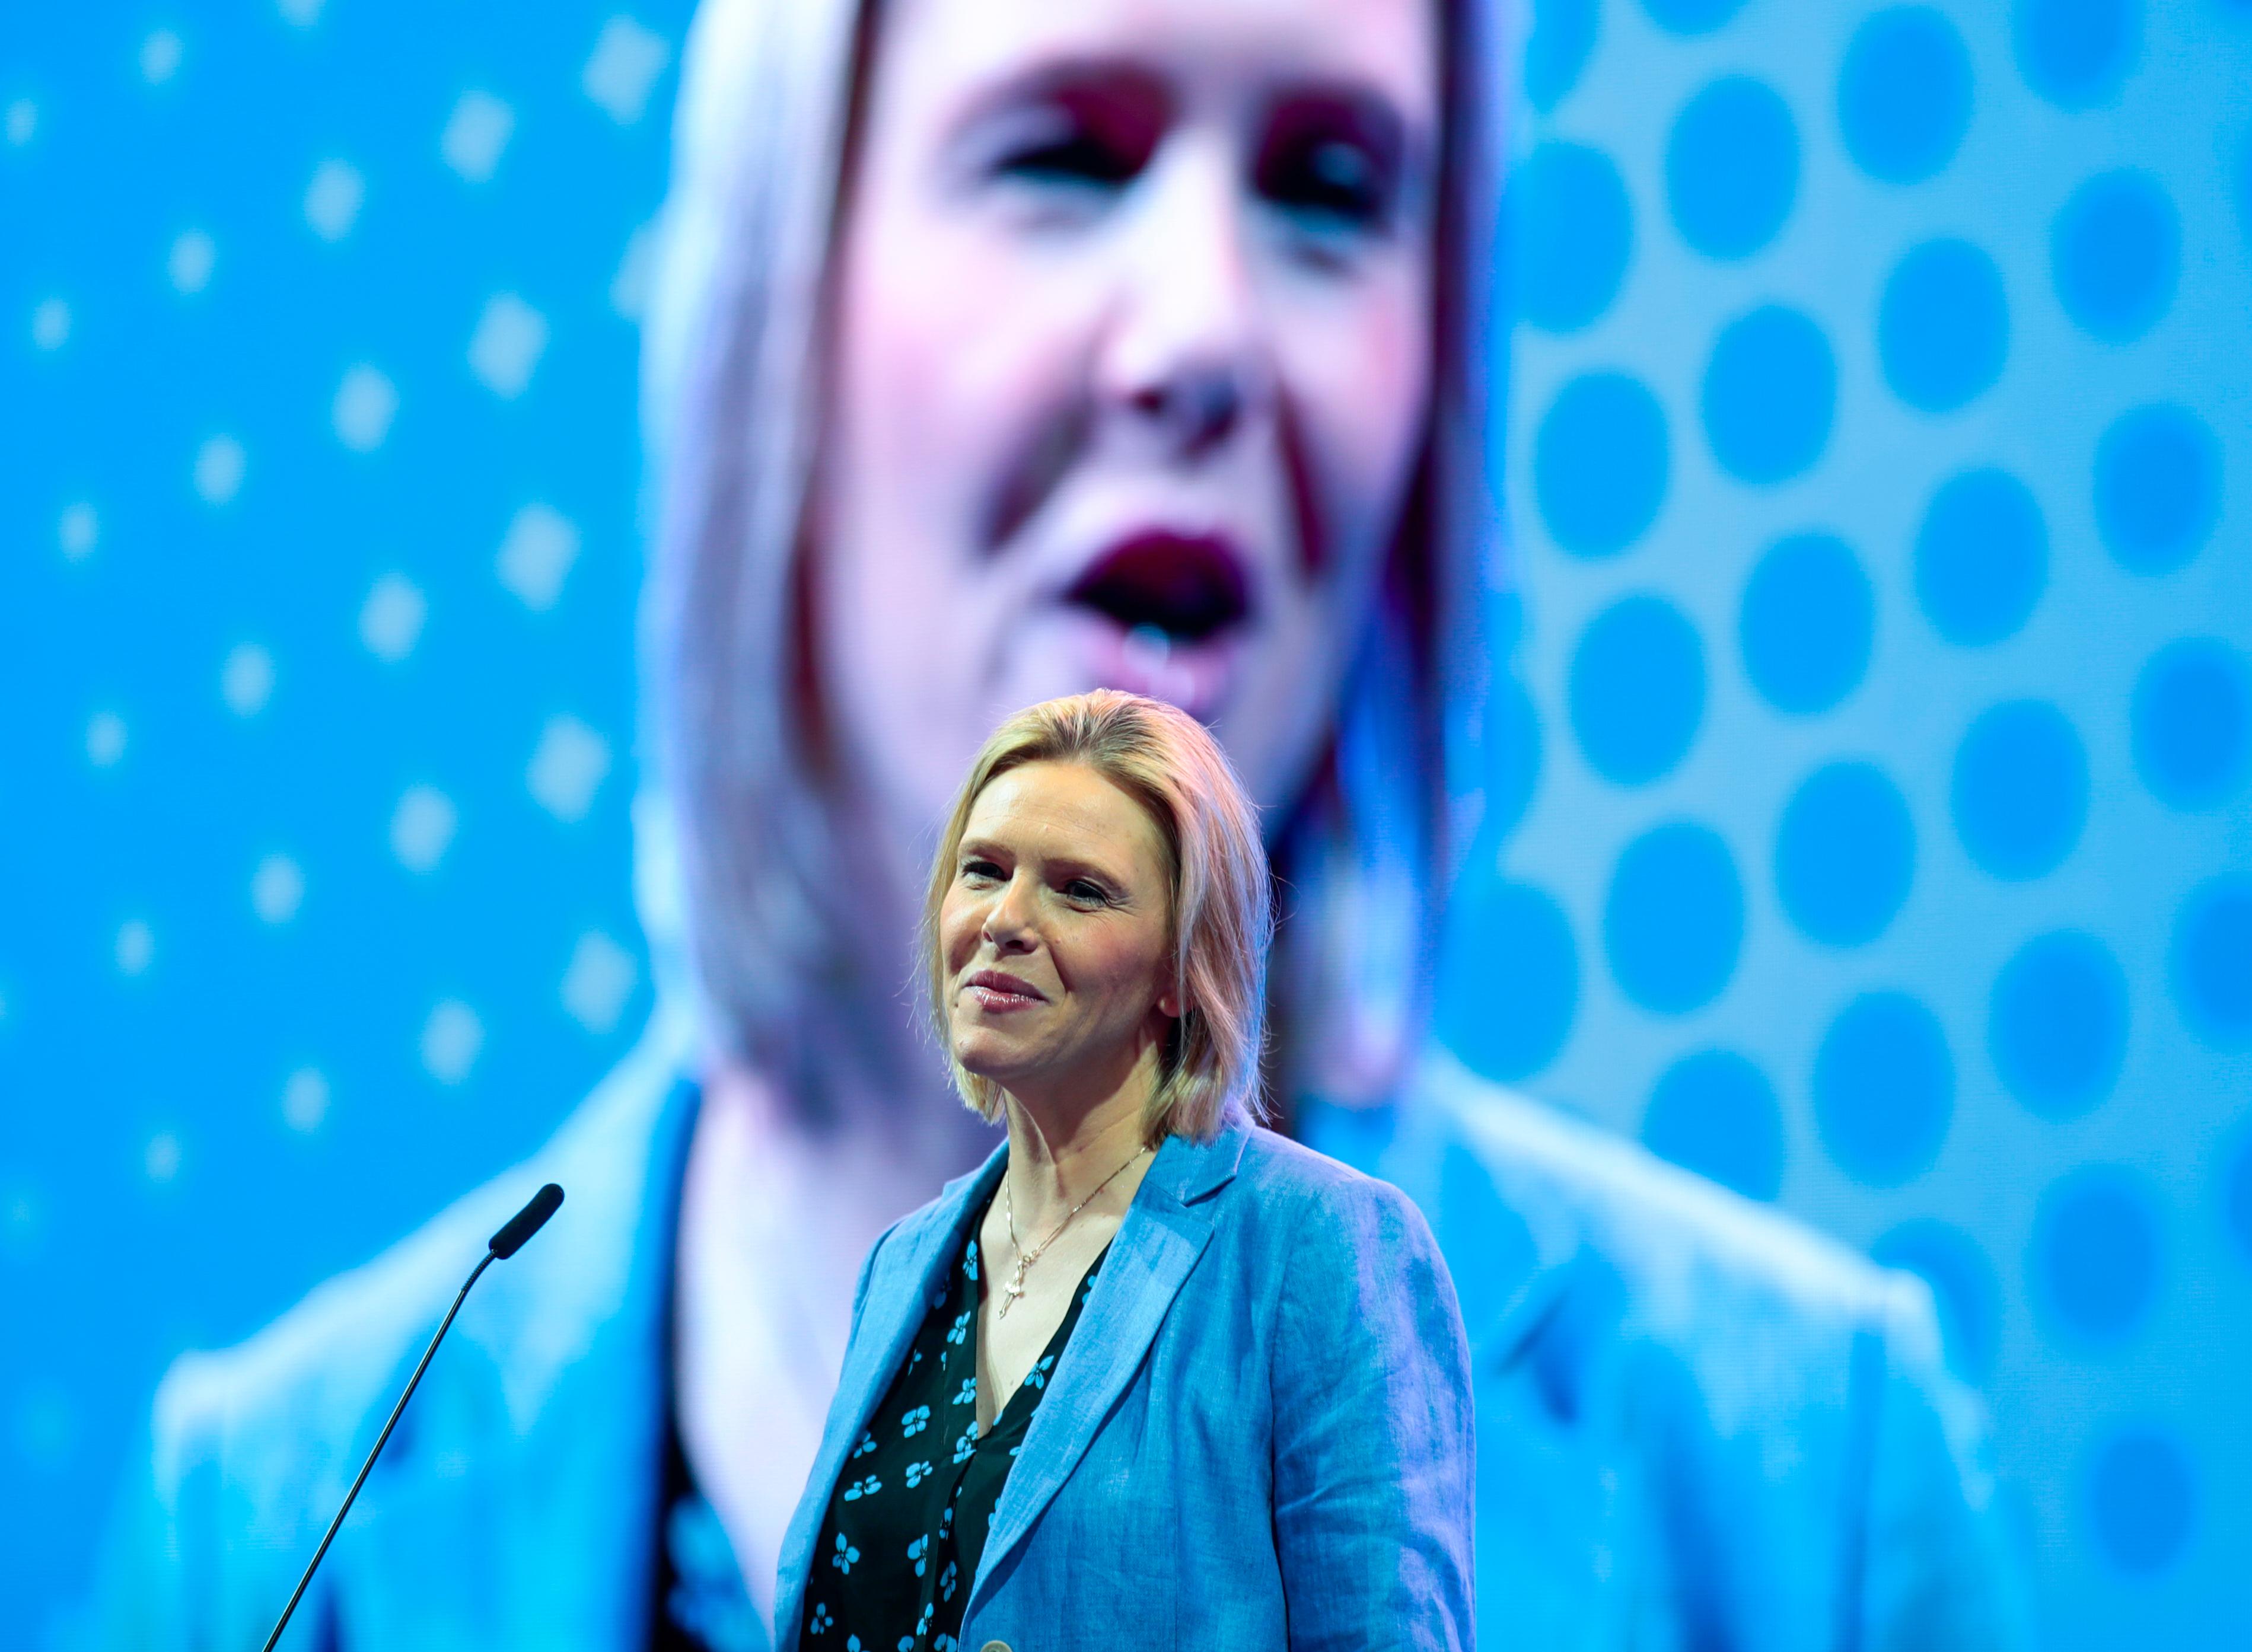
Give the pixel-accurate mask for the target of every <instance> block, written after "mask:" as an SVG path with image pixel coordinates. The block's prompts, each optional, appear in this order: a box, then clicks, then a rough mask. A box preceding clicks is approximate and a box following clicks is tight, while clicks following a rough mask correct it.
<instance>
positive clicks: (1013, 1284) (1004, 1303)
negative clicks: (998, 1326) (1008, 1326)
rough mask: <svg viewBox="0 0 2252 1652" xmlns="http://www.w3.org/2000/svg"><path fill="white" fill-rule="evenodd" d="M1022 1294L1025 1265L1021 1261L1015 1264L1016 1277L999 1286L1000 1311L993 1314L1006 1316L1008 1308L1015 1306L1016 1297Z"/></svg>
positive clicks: (1007, 1315) (998, 1316)
mask: <svg viewBox="0 0 2252 1652" xmlns="http://www.w3.org/2000/svg"><path fill="white" fill-rule="evenodd" d="M1024 1294H1025V1265H1024V1264H1023V1263H1022V1262H1018V1264H1017V1274H1016V1277H1015V1278H1013V1279H1011V1281H1009V1282H1008V1283H1007V1284H1006V1285H1004V1286H1003V1287H1002V1288H1001V1311H1000V1313H999V1314H997V1315H995V1317H997V1318H999V1319H1006V1318H1008V1317H1009V1310H1010V1309H1011V1308H1013V1307H1015V1306H1016V1302H1017V1298H1018V1297H1019V1296H1022V1295H1024Z"/></svg>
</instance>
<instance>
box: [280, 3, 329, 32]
mask: <svg viewBox="0 0 2252 1652" xmlns="http://www.w3.org/2000/svg"><path fill="white" fill-rule="evenodd" d="M276 3H277V5H278V6H279V8H280V10H281V12H282V16H283V17H286V18H287V19H288V21H290V22H291V23H294V24H296V25H297V26H298V27H299V28H301V29H309V28H311V27H312V26H313V25H314V24H316V23H318V22H319V21H320V20H321V0H276Z"/></svg>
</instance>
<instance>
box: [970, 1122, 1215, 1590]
mask: <svg viewBox="0 0 2252 1652" xmlns="http://www.w3.org/2000/svg"><path fill="white" fill-rule="evenodd" d="M1247 1141H1248V1135H1247V1134H1246V1133H1245V1132H1244V1131H1242V1130H1241V1129H1236V1130H1228V1131H1224V1132H1223V1133H1221V1135H1220V1136H1219V1137H1217V1138H1216V1139H1215V1140H1213V1141H1212V1142H1208V1143H1206V1144H1204V1145H1202V1146H1199V1145H1198V1144H1196V1143H1194V1142H1189V1141H1187V1140H1185V1139H1184V1138H1182V1137H1180V1136H1171V1137H1168V1138H1167V1139H1166V1141H1165V1143H1164V1146H1163V1147H1161V1148H1159V1149H1158V1150H1157V1161H1156V1163H1153V1164H1151V1165H1150V1170H1149V1172H1148V1174H1146V1175H1145V1176H1143V1178H1142V1185H1141V1186H1140V1187H1139V1188H1138V1189H1137V1190H1136V1191H1135V1195H1134V1202H1133V1204H1131V1205H1129V1207H1128V1209H1127V1211H1126V1219H1125V1220H1124V1221H1123V1222H1122V1223H1120V1224H1119V1227H1118V1236H1117V1238H1116V1239H1113V1240H1112V1241H1111V1242H1110V1253H1109V1256H1108V1257H1107V1258H1106V1259H1105V1260H1104V1261H1103V1264H1102V1274H1100V1275H1098V1276H1097V1277H1096V1279H1095V1288H1094V1290H1093V1291H1092V1292H1091V1293H1089V1295H1088V1299H1087V1306H1086V1308H1083V1309H1081V1313H1080V1318H1079V1324H1078V1326H1077V1327H1076V1328H1075V1329H1074V1330H1073V1331H1072V1334H1071V1341H1070V1342H1069V1343H1067V1344H1066V1345H1065V1347H1064V1352H1063V1358H1062V1359H1061V1360H1060V1361H1059V1362H1058V1363H1057V1365H1056V1371H1055V1375H1054V1377H1053V1378H1051V1379H1050V1381H1049V1383H1048V1388H1047V1392H1046V1396H1045V1397H1043V1398H1042V1399H1041V1401H1040V1406H1039V1410H1038V1411H1036V1412H1034V1413H1032V1424H1031V1426H1029V1427H1028V1428H1026V1429H1025V1440H1024V1443H1023V1445H1022V1447H1020V1448H1019V1453H1018V1458H1017V1461H1016V1465H1015V1467H1013V1468H1011V1469H1010V1471H1009V1479H1008V1483H1007V1484H1006V1485H1005V1486H1004V1487H1003V1489H1002V1491H1001V1502H1000V1505H999V1507H997V1509H995V1510H994V1511H993V1525H992V1530H991V1531H990V1535H989V1536H988V1537H987V1538H986V1540H985V1552H984V1558H982V1559H981V1560H980V1561H979V1563H978V1566H977V1578H976V1579H974V1580H973V1582H972V1583H971V1586H970V1599H969V1600H968V1601H967V1602H966V1603H965V1605H964V1608H963V1621H964V1622H967V1621H969V1620H970V1618H971V1617H972V1616H973V1615H975V1614H976V1613H977V1607H978V1605H979V1598H978V1597H979V1595H980V1593H981V1592H982V1591H983V1590H984V1588H985V1586H986V1581H987V1579H990V1577H991V1576H992V1575H993V1571H994V1568H995V1567H996V1566H997V1565H999V1564H1000V1563H1001V1562H1003V1561H1004V1560H1005V1559H1006V1558H1008V1556H1009V1553H1010V1551H1011V1550H1013V1549H1014V1548H1015V1547H1016V1546H1017V1545H1018V1544H1020V1543H1022V1542H1023V1541H1024V1540H1025V1535H1026V1534H1027V1533H1028V1532H1030V1531H1031V1530H1032V1523H1033V1522H1035V1521H1036V1520H1038V1519H1039V1517H1040V1513H1041V1511H1042V1510H1045V1509H1046V1507H1047V1506H1048V1504H1049V1503H1050V1502H1051V1501H1052V1500H1053V1498H1054V1496H1055V1495H1056V1493H1057V1491H1058V1490H1060V1489H1061V1488H1062V1486H1063V1483H1064V1482H1065V1481H1067V1480H1068V1479H1069V1478H1070V1477H1071V1472H1072V1470H1073V1469H1074V1468H1077V1467H1078V1466H1079V1460H1080V1459H1081V1457H1083V1456H1085V1455H1086V1454H1087V1447H1088V1444H1089V1443H1090V1442H1091V1441H1092V1440H1094V1438H1095V1430H1096V1429H1097V1428H1098V1427H1100V1426H1102V1419H1104V1418H1105V1417H1107V1416H1109V1413H1110V1408H1111V1406H1114V1405H1115V1404H1116V1403H1117V1400H1118V1397H1119V1395H1120V1394H1122V1393H1123V1392H1125V1389H1126V1385H1127V1384H1128V1383H1129V1381H1131V1380H1132V1379H1133V1376H1134V1372H1135V1371H1136V1369H1137V1368H1138V1367H1139V1366H1140V1365H1141V1364H1142V1359H1143V1355H1145V1354H1146V1353H1148V1351H1149V1349H1150V1343H1151V1342H1153V1341H1154V1340H1155V1339H1156V1337H1157V1328H1158V1327H1159V1326H1160V1325H1162V1324H1163V1323H1164V1319H1165V1314H1166V1312H1167V1310H1168V1309H1170V1308H1171V1307H1172V1305H1173V1298H1174V1297H1175V1296H1177V1295H1179V1294H1180V1288H1181V1286H1182V1285H1183V1284H1184V1283H1185V1281H1187V1279H1188V1276H1189V1274H1190V1271H1191V1270H1192V1269H1193V1268H1194V1267H1196V1263H1197V1259H1198V1258H1199V1256H1202V1255H1203V1254H1204V1248H1205V1246H1206V1242H1207V1241H1208V1240H1210V1239H1211V1238H1212V1226H1213V1211H1212V1208H1211V1206H1210V1205H1209V1204H1206V1203H1205V1202H1204V1201H1205V1200H1206V1197H1208V1196H1209V1195H1210V1194H1212V1193H1213V1192H1215V1191H1217V1190H1219V1189H1220V1187H1222V1186H1224V1185H1225V1184H1226V1183H1227V1182H1228V1181H1229V1180H1230V1179H1231V1178H1232V1177H1234V1174H1235V1167H1236V1164H1237V1163H1238V1162H1239V1161H1240V1160H1241V1157H1242V1156H1243V1149H1244V1145H1245V1143H1246V1142H1247Z"/></svg>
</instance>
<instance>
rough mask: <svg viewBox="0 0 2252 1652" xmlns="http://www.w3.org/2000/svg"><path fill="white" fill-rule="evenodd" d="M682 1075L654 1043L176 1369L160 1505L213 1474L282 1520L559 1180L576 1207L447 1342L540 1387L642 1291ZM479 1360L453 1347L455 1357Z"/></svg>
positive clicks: (159, 1451)
mask: <svg viewBox="0 0 2252 1652" xmlns="http://www.w3.org/2000/svg"><path fill="white" fill-rule="evenodd" d="M652 1042H654V1040H652ZM678 1071H679V1069H678V1064H677V1063H676V1062H674V1061H672V1060H671V1059H667V1058H666V1055H665V1053H664V1052H662V1051H659V1050H657V1049H653V1048H652V1047H650V1044H644V1045H643V1047H641V1048H639V1049H637V1050H636V1052H634V1053H633V1054H632V1055H631V1056H629V1058H628V1059H627V1060H626V1061H625V1062H623V1063H622V1065H620V1066H619V1067H618V1068H617V1069H615V1071H613V1072H612V1073H611V1074H610V1075H609V1076H608V1078H607V1079H605V1080H604V1081H603V1082H602V1084H601V1085H600V1086H597V1087H596V1089H595V1090H594V1092H593V1093H591V1094H590V1095H589V1096H588V1097H587V1100H585V1101H584V1102H583V1103H582V1104H581V1105H580V1107H578V1108H577V1109H576V1110H575V1111H574V1112H573V1114H572V1115H571V1117H570V1118H569V1119H568V1120H567V1121H566V1122H565V1124H564V1126H563V1127H562V1128H561V1129H560V1131H559V1132H558V1133H557V1135H555V1136H554V1137H553V1139H551V1140H550V1142H548V1143H547V1145H546V1147H544V1148H543V1149H540V1150H539V1152H538V1153H537V1154H535V1155H534V1156H532V1158H531V1159H530V1160H528V1161H526V1162H525V1163H523V1164H520V1165H518V1166H516V1167H515V1168H513V1169H511V1170H508V1171H505V1172H504V1173H503V1174H501V1175H500V1176H497V1177H494V1178H493V1179H492V1180H490V1182H488V1183H485V1184H484V1185H483V1186H482V1187H479V1188H477V1189H476V1190H473V1191H471V1192H469V1193H468V1194H467V1195H465V1196H463V1197H462V1198H460V1199H458V1200H457V1201H455V1203H454V1204H452V1205H450V1206H448V1208H447V1209H446V1210H444V1211H441V1212H440V1213H439V1214H438V1215H436V1216H434V1217H433V1218H431V1219H430V1220H429V1221H427V1223H425V1224H424V1225H422V1226H421V1228H419V1229H417V1230H416V1231H415V1232H413V1233H411V1234H409V1235H408V1236H407V1238H406V1239H402V1240H400V1241H399V1242H398V1243H397V1244H395V1245H393V1246H391V1247H390V1248H388V1249H387V1250H386V1251H384V1252H383V1253H380V1254H379V1255H378V1256H376V1257H375V1258H374V1259H373V1260H370V1261H368V1262H367V1263H365V1264H364V1265H362V1266H361V1267H356V1268H353V1269H351V1270H350V1271H349V1272H347V1273H344V1274H338V1275H337V1276H336V1277H335V1278H332V1279H330V1280H328V1281H324V1282H323V1284H321V1285H319V1286H318V1287H316V1288H315V1289H314V1290H313V1291H312V1292H310V1293H309V1295H307V1296H306V1297H305V1298H304V1299H303V1300H302V1301H300V1302H298V1303H297V1304H296V1305H295V1307H293V1308H290V1309H288V1311H287V1312H286V1313H284V1314H282V1315H281V1316H280V1317H279V1318H277V1319H276V1320H275V1321H274V1322H272V1323H271V1324H269V1325H268V1326H267V1327H266V1328H265V1329H262V1330H261V1331H259V1332H258V1333H257V1334H255V1335H254V1336H251V1337H250V1338H249V1339H248V1340H247V1341H246V1342H243V1343H240V1344H238V1345H236V1346H234V1347H232V1348H228V1349H224V1350H216V1351H211V1352H196V1353H190V1354H185V1355H183V1356H182V1357H180V1358H179V1359H177V1361H176V1362H174V1364H173V1365H172V1367H171V1369H170V1371H168V1372H167V1373H166V1375H165V1377H164V1378H163V1382H162V1383H161V1384H160V1385H159V1386H158V1389H157V1392H156V1401H155V1406H154V1410H153V1414H152V1417H151V1429H152V1433H153V1441H152V1444H153V1447H154V1461H153V1463H152V1464H151V1468H153V1470H154V1476H155V1481H156V1487H155V1489H156V1492H157V1495H158V1496H159V1498H160V1499H161V1500H167V1501H169V1500H170V1497H171V1496H173V1495H175V1494H176V1493H177V1489H179V1487H180V1486H181V1485H182V1484H183V1483H184V1482H186V1481H187V1480H189V1479H191V1477H193V1476H195V1475H198V1473H208V1472H217V1473H219V1475H221V1477H222V1478H223V1479H225V1480H226V1482H228V1483H229V1484H230V1485H231V1486H233V1488H234V1489H235V1491H236V1494H237V1496H242V1497H247V1502H248V1503H250V1504H251V1505H252V1507H251V1508H250V1509H249V1510H247V1511H246V1512H247V1513H249V1515H250V1516H251V1517H252V1518H254V1519H255V1518H260V1517H274V1518H277V1519H281V1520H284V1521H286V1520H287V1519H288V1514H287V1512H286V1510H285V1508H284V1507H283V1506H282V1505H286V1504H287V1503H290V1502H292V1501H293V1500H295V1499H297V1498H300V1497H302V1496H305V1495H307V1494H308V1493H309V1484H308V1482H317V1481H320V1480H321V1477H322V1476H323V1475H324V1474H325V1475H330V1477H333V1469H334V1466H335V1463H336V1461H339V1460H340V1459H341V1458H342V1456H343V1455H344V1454H346V1453H348V1452H350V1451H352V1450H356V1449H364V1447H365V1442H366V1440H368V1439H369V1438H371V1437H372V1436H371V1435H370V1433H369V1431H368V1429H367V1427H366V1426H365V1425H366V1422H367V1419H369V1417H370V1416H371V1415H372V1413H377V1412H379V1410H381V1409H382V1408H383V1407H385V1406H387V1405H388V1404H389V1402H390V1400H391V1399H392V1397H393V1394H394V1393H395V1392H396V1390H397V1388H398V1386H399V1385H400V1382H401V1381H402V1380H403V1379H404V1377H405V1374H406V1371H407V1369H408V1368H409V1367H410V1366H411V1363H412V1361H413V1359H414V1357H417V1356H418V1355H419V1354H420V1352H421V1347H422V1345H423V1344H424V1343H426V1342H427V1339H428V1337H429V1336H430V1333H431V1332H432V1331H433V1330H434V1329H436V1327H437V1324H438V1322H439V1319H440V1318H441V1315H443V1313H444V1311H445V1309H446V1307H447V1306H448V1303H450V1302H451V1301H452V1299H453V1295H454V1293H455V1291H457V1290H458V1289H459V1288H461V1284H462V1280H463V1279H464V1278H465V1277H466V1276H467V1274H468V1273H469V1269H470V1267H473V1266H474V1265H475V1264H476V1260H477V1259H478V1258H479V1257H480V1256H482V1255H483V1253H484V1248H485V1244H486V1241H487V1239H489V1238H490V1236H491V1234H492V1233H493V1232H494V1231H495V1230H496V1229H497V1228H498V1227H499V1226H500V1225H501V1224H502V1223H504V1222H505V1221H506V1220H507V1219H508V1218H509V1217H510V1216H511V1214H513V1213H514V1212H515V1211H516V1210H517V1209H518V1208H519V1207H520V1206H521V1205H522V1204H523V1202H524V1201H525V1199H526V1198H527V1197H530V1195H531V1194H532V1191H533V1190H535V1189H536V1188H538V1187H539V1185H540V1183H543V1182H546V1181H551V1180H552V1181H554V1182H557V1183H561V1184H562V1186H563V1187H564V1189H565V1190H566V1204H565V1206H564V1208H563V1210H562V1211H560V1212H559V1213H558V1215H557V1217H556V1218H555V1219H554V1221H553V1224H552V1225H550V1226H549V1227H548V1229H547V1230H546V1232H543V1233H542V1234H541V1236H540V1238H539V1242H538V1243H537V1244H535V1245H532V1246H527V1247H526V1248H525V1250H524V1251H523V1252H522V1253H519V1254H518V1256H517V1257H516V1258H513V1259H511V1260H510V1261H509V1262H508V1263H506V1264H504V1265H502V1266H500V1267H497V1268H495V1269H494V1270H493V1271H492V1272H491V1273H490V1274H488V1275H487V1277H486V1279H485V1281H483V1283H481V1284H480V1285H479V1287H478V1289H477V1294H476V1297H475V1298H474V1299H472V1301H470V1302H469V1305H468V1306H466V1307H465V1308H463V1310H462V1315H461V1318H460V1320H459V1322H457V1323H456V1324H455V1327H454V1329H453V1331H452V1333H451V1334H450V1336H448V1348H449V1349H452V1348H454V1346H455V1343H463V1344H469V1345H477V1344H482V1345H483V1350H484V1354H485V1359H484V1360H483V1361H482V1362H478V1363H480V1364H486V1365H488V1366H490V1365H498V1364H505V1365H506V1367H507V1368H508V1369H510V1370H511V1385H512V1386H513V1385H515V1384H517V1383H518V1382H519V1381H521V1382H523V1383H525V1385H526V1387H525V1389H524V1390H521V1391H519V1392H532V1393H536V1392H539V1389H540V1386H541V1385H542V1384H543V1382H544V1381H545V1380H552V1378H553V1376H554V1375H555V1374H556V1372H557V1371H558V1370H559V1369H560V1365H561V1364H563V1363H565V1362H566V1361H567V1360H568V1359H569V1358H570V1357H572V1354H573V1350H575V1349H578V1348H580V1347H583V1343H584V1338H585V1336H587V1334H588V1332H589V1330H590V1329H591V1327H592V1326H593V1325H594V1324H595V1323H597V1322H599V1321H600V1319H601V1317H602V1316H603V1315H607V1314H608V1313H610V1312H612V1311H614V1310H615V1308H616V1307H617V1306H618V1304H619V1303H620V1302H621V1301H622V1300H623V1299H624V1298H625V1297H626V1296H627V1295H629V1294H630V1293H631V1292H632V1291H633V1290H634V1288H636V1286H635V1281H634V1278H633V1274H634V1271H635V1260H636V1259H635V1254H634V1253H635V1248H636V1247H635V1244H634V1239H635V1236H636V1232H637V1231H638V1229H639V1228H640V1226H641V1224H642V1218H643V1206H644V1204H646V1194H647V1183H648V1172H649V1170H650V1160H651V1156H652V1154H653V1152H654V1151H656V1150H657V1149H658V1148H659V1146H660V1136H661V1135H663V1134H664V1125H665V1123H666V1121H667V1117H666V1115H667V1114H668V1113H669V1112H670V1113H673V1114H678V1113H680V1112H682V1111H684V1110H685V1109H683V1108H679V1107H672V1106H671V1102H672V1101H673V1100H674V1097H675V1094H676V1091H677V1086H678ZM466 1359H467V1357H466V1356H465V1355H463V1354H461V1353H456V1355H455V1359H454V1360H453V1362H451V1364H452V1365H453V1367H454V1368H455V1369H458V1368H460V1367H461V1366H462V1364H464V1363H465V1361H466ZM439 1380H440V1373H439V1372H438V1371H436V1370H435V1369H434V1370H433V1371H432V1382H433V1383H436V1382H438V1381H439Z"/></svg>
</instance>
